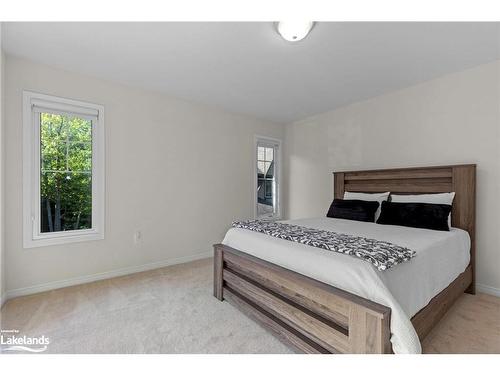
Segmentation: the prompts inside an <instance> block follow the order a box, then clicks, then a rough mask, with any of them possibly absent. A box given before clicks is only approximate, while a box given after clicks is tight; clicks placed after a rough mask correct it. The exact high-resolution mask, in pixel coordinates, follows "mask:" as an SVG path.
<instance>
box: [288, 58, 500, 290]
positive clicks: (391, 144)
mask: <svg viewBox="0 0 500 375" xmlns="http://www.w3.org/2000/svg"><path fill="white" fill-rule="evenodd" d="M285 149H286V152H285V155H286V158H287V159H288V163H287V166H286V172H285V176H287V179H286V180H285V184H284V185H285V187H287V190H286V194H285V195H286V197H287V198H286V200H285V206H286V207H287V216H288V217H290V218H298V217H306V216H318V215H325V213H326V211H327V209H328V206H329V204H330V203H331V200H332V199H333V177H332V171H334V170H349V169H359V168H363V169H368V168H386V167H406V166H425V165H437V164H455V163H477V258H478V259H477V282H478V283H479V284H481V285H480V286H481V287H482V289H483V290H487V291H490V292H493V293H495V292H496V293H500V272H499V270H500V231H499V228H500V215H499V213H500V199H499V192H500V190H499V188H500V61H497V62H494V63H490V64H486V65H482V66H479V67H476V68H473V69H470V70H466V71H463V72H459V73H456V74H451V75H448V76H445V77H442V78H439V79H436V80H433V81H429V82H425V83H422V84H419V85H417V86H413V87H410V88H407V89H404V90H400V91H397V92H393V93H390V94H388V95H384V96H380V97H376V98H373V99H370V100H367V101H363V102H360V103H356V104H353V105H350V106H348V107H345V108H341V109H337V110H334V111H331V112H328V113H324V114H321V115H317V116H314V117H312V118H309V119H306V120H304V121H300V122H297V123H294V124H290V125H289V126H288V127H287V129H286V136H285ZM488 287H492V288H496V290H495V289H488Z"/></svg>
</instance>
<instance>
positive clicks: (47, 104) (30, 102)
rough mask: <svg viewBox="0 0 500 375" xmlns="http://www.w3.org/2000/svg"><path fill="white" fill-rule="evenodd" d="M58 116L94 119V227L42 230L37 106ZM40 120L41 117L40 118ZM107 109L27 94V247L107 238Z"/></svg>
mask: <svg viewBox="0 0 500 375" xmlns="http://www.w3.org/2000/svg"><path fill="white" fill-rule="evenodd" d="M35 105H37V106H41V107H44V108H47V109H50V110H51V111H54V112H55V113H69V114H74V115H77V116H79V117H83V118H85V117H86V116H87V117H92V228H90V229H80V230H68V231H60V232H50V233H41V231H40V228H41V226H40V219H41V218H40V116H39V115H37V112H35V111H34V106H35ZM37 117H38V118H37ZM104 155H105V131H104V107H103V106H102V105H98V104H93V103H87V102H82V101H79V100H73V99H66V98H61V97H57V96H52V95H46V94H40V93H36V92H33V91H24V92H23V246H24V248H32V247H41V246H51V245H60V244H67V243H72V242H81V241H90V240H102V239H104V220H105V216H104V215H105V206H104V205H105V201H104V200H105V181H104V177H105V175H104V162H105V160H104Z"/></svg>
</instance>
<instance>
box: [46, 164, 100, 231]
mask: <svg viewBox="0 0 500 375" xmlns="http://www.w3.org/2000/svg"><path fill="white" fill-rule="evenodd" d="M40 180H41V181H40V183H41V197H40V198H41V199H40V215H41V218H40V223H41V228H40V229H41V233H46V232H59V231H66V230H77V229H90V228H92V177H91V176H90V174H83V173H65V172H45V173H42V174H41V176H40Z"/></svg>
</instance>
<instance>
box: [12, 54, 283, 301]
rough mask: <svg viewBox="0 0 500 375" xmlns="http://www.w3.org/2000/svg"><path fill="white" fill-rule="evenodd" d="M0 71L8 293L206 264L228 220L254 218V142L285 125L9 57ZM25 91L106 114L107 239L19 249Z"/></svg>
mask: <svg viewBox="0 0 500 375" xmlns="http://www.w3.org/2000/svg"><path fill="white" fill-rule="evenodd" d="M5 63H6V77H5V78H6V79H5V94H6V98H5V99H6V101H5V110H6V123H5V138H6V139H8V142H7V143H6V145H5V151H6V152H5V162H6V171H5V172H6V174H5V177H6V181H7V183H6V187H5V197H6V199H5V203H6V205H5V213H6V219H7V220H6V221H5V224H6V225H5V229H6V262H7V264H8V265H9V267H8V270H7V272H6V278H7V280H6V282H7V289H8V290H9V291H12V290H17V291H15V293H18V292H19V290H18V289H19V288H27V287H32V286H36V285H39V284H43V283H51V282H56V281H60V280H65V279H71V278H75V277H83V276H87V275H91V274H96V273H101V272H106V271H110V270H116V269H122V268H126V267H135V266H138V265H143V264H148V263H153V262H160V261H168V260H179V258H181V260H182V259H186V258H185V257H191V256H198V255H200V254H201V255H206V254H207V252H210V251H211V250H212V249H211V245H212V244H213V243H216V242H218V241H221V240H222V237H223V235H224V233H225V231H226V230H227V228H228V227H229V225H230V223H231V221H232V220H234V219H237V218H249V217H251V216H252V215H253V186H254V180H253V175H252V173H253V155H254V152H253V146H254V135H255V134H259V135H266V136H271V137H276V138H282V137H283V135H284V134H283V127H282V126H281V125H276V124H272V123H267V122H263V121H259V120H255V119H251V118H247V117H242V116H237V115H233V114H229V113H225V112H222V111H219V110H216V109H213V108H209V107H205V106H201V105H195V104H191V103H188V102H185V101H181V100H176V99H173V98H171V97H168V96H164V95H161V94H157V93H152V92H147V91H142V90H137V89H133V88H130V87H125V86H120V85H116V84H112V83H108V82H105V81H101V80H97V79H92V78H89V77H86V76H82V75H78V74H73V73H69V72H65V71H62V70H58V69H53V68H49V67H46V66H43V65H39V64H36V63H32V62H29V61H26V60H22V59H18V58H15V57H13V56H9V55H8V56H6V60H5ZM23 89H30V90H34V91H38V92H42V93H48V94H53V95H58V96H63V97H68V98H74V99H81V100H84V101H89V102H94V103H98V104H103V105H104V106H105V118H106V239H105V240H103V241H93V242H82V243H76V244H69V245H60V246H51V247H41V248H34V249H23V248H22V189H21V187H22V160H21V159H22V142H21V134H22V110H21V108H22V91H23ZM135 230H141V231H142V234H143V243H142V246H135V245H134V242H133V235H134V231H135ZM29 291H32V289H30V290H29ZM24 292H26V290H24Z"/></svg>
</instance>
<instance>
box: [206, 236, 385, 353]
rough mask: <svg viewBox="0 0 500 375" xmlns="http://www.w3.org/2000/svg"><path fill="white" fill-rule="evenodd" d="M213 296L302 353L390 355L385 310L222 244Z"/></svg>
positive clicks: (216, 250) (216, 259)
mask: <svg viewBox="0 0 500 375" xmlns="http://www.w3.org/2000/svg"><path fill="white" fill-rule="evenodd" d="M214 295H215V297H216V298H218V299H219V300H221V301H222V300H228V301H229V302H231V303H232V304H234V305H236V306H237V307H238V308H240V309H241V310H243V312H245V313H246V314H247V315H249V316H250V317H252V318H254V319H255V320H257V321H258V322H259V323H261V324H262V325H264V326H265V327H266V328H268V329H270V330H271V331H272V332H273V333H274V334H275V335H277V336H278V337H279V338H281V339H283V340H285V341H287V342H288V343H290V344H292V345H293V346H295V347H296V348H297V349H299V350H300V351H301V352H306V353H391V352H392V346H391V343H390V314H391V310H390V308H388V307H386V306H383V305H380V304H378V303H375V302H372V301H369V300H367V299H364V298H361V297H359V296H356V295H354V294H351V293H348V292H346V291H343V290H341V289H338V288H335V287H332V286H330V285H327V284H324V283H321V282H319V281H317V280H314V279H311V278H308V277H306V276H303V275H300V274H298V273H296V272H293V271H290V270H287V269H285V268H282V267H280V266H277V265H275V264H272V263H269V262H266V261H264V260H262V259H259V258H256V257H253V256H251V255H249V254H246V253H243V252H240V251H238V250H235V249H233V248H231V247H229V246H225V245H222V244H217V245H214Z"/></svg>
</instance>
